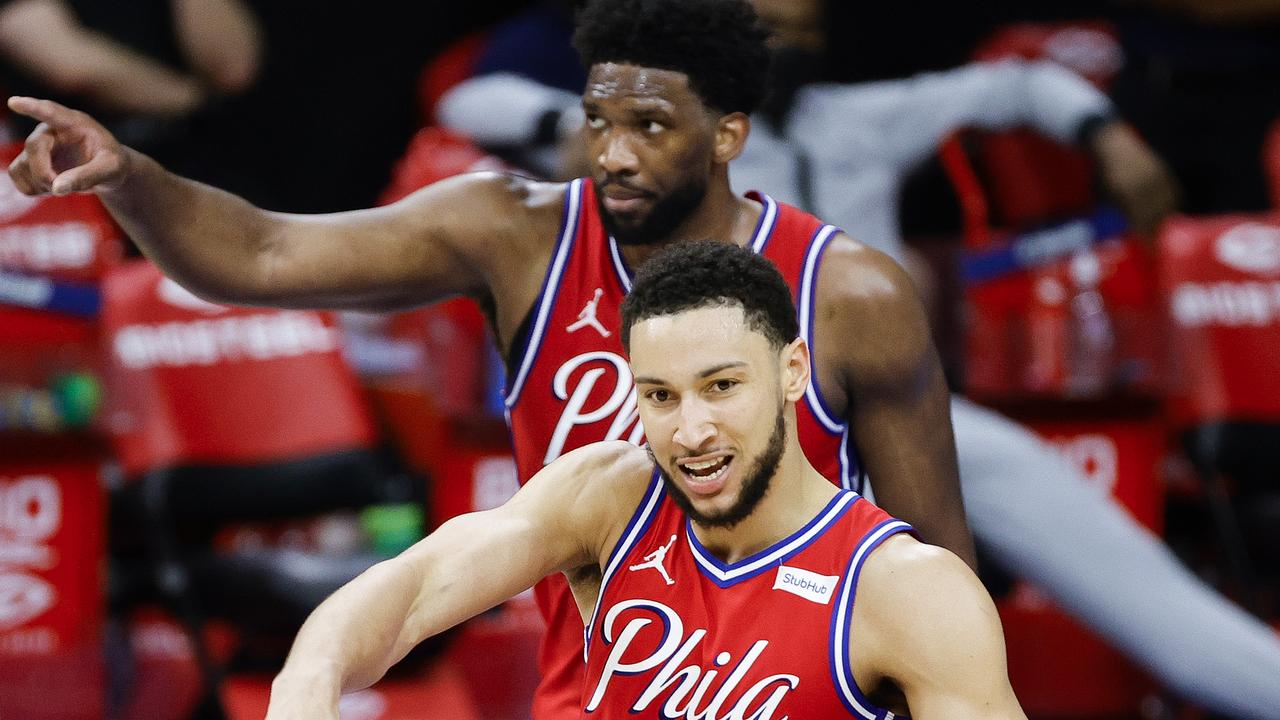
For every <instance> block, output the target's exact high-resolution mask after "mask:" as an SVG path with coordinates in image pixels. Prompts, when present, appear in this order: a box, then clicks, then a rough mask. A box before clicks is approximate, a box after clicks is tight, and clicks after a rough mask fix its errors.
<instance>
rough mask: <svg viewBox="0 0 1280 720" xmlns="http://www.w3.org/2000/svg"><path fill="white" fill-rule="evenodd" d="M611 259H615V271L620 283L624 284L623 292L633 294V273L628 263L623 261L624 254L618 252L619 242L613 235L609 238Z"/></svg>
mask: <svg viewBox="0 0 1280 720" xmlns="http://www.w3.org/2000/svg"><path fill="white" fill-rule="evenodd" d="M609 257H610V258H612V259H613V271H614V272H616V273H617V274H618V282H620V283H622V290H623V292H627V293H629V292H631V272H630V271H629V270H628V269H627V263H626V261H625V260H623V259H622V252H621V251H620V250H618V241H617V240H615V239H614V237H613V236H612V235H610V236H609Z"/></svg>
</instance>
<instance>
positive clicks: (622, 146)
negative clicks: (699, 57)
mask: <svg viewBox="0 0 1280 720" xmlns="http://www.w3.org/2000/svg"><path fill="white" fill-rule="evenodd" d="M582 105H583V110H584V111H585V112H586V116H587V122H586V127H585V128H584V130H583V133H584V139H585V142H586V147H587V160H588V162H589V163H590V165H591V174H592V177H593V178H594V179H595V182H596V198H597V202H598V204H599V207H600V216H601V218H602V219H603V221H604V224H605V229H607V230H608V231H609V233H610V234H611V235H613V236H614V237H615V238H616V239H617V240H618V242H620V243H622V244H625V245H649V244H656V243H662V242H665V241H667V240H669V239H670V236H671V234H672V233H673V232H674V231H675V230H676V228H678V227H679V226H680V224H681V223H683V222H684V221H685V220H687V219H688V218H689V216H690V215H691V214H692V213H693V212H694V210H696V209H697V207H698V206H699V205H700V204H701V202H702V199H703V197H704V195H705V194H706V191H707V183H708V182H709V180H710V177H711V169H712V158H713V156H714V150H713V148H714V143H715V132H716V120H717V116H716V115H715V114H714V113H712V112H711V111H710V110H709V109H708V108H707V107H706V105H704V104H703V102H702V100H701V98H699V97H698V95H697V94H696V93H695V92H694V91H693V90H692V89H691V88H690V87H689V78H688V76H686V75H685V74H684V73H679V72H674V71H671V70H656V69H653V68H643V67H639V66H636V65H627V64H618V63H600V64H597V65H594V66H592V68H591V72H590V73H589V75H588V77H587V86H586V89H585V90H584V91H583V95H582Z"/></svg>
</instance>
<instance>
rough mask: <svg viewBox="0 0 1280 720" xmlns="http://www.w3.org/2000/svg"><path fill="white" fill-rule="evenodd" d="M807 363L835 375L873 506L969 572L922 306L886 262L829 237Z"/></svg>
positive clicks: (946, 419) (940, 387) (943, 402)
mask: <svg viewBox="0 0 1280 720" xmlns="http://www.w3.org/2000/svg"><path fill="white" fill-rule="evenodd" d="M817 298H818V302H817V306H816V307H815V308H814V312H815V314H816V316H817V317H816V320H815V323H816V324H817V326H818V328H820V329H818V330H815V332H814V334H815V338H814V347H813V353H814V356H815V357H816V358H817V359H818V362H817V365H818V367H820V368H822V367H834V368H840V380H841V381H842V384H843V387H842V388H833V387H824V388H823V392H824V393H825V394H827V397H828V398H831V397H834V395H833V393H835V392H839V391H841V390H843V392H844V395H845V398H846V416H847V419H848V422H849V425H850V429H851V431H852V434H853V440H854V442H855V446H856V447H857V449H858V456H859V457H860V458H861V460H862V464H863V469H864V470H866V472H867V474H868V475H869V476H870V478H871V486H872V488H873V489H874V491H875V499H876V504H878V505H880V506H881V507H883V508H884V509H885V510H887V511H888V512H889V513H890V514H892V515H894V516H896V517H898V518H901V519H903V520H905V521H907V522H909V523H911V524H912V525H913V526H914V527H915V528H916V530H917V531H919V533H920V536H921V537H922V538H923V539H924V540H925V542H928V543H932V544H935V545H941V546H942V547H945V548H947V549H948V550H950V551H952V552H954V553H955V554H956V555H959V556H960V557H961V558H962V559H964V561H965V562H967V563H969V565H970V566H971V567H975V566H976V565H975V562H976V561H975V556H974V550H973V538H972V536H971V535H970V534H969V526H968V525H967V524H966V523H965V517H964V503H963V502H962V500H961V498H960V476H959V471H958V469H957V467H956V448H955V438H954V435H953V433H952V430H951V412H950V409H951V396H950V393H949V392H948V390H947V384H946V379H945V378H944V377H943V374H942V363H941V361H940V360H939V359H938V352H937V350H936V349H935V348H934V345H933V339H932V336H931V335H930V332H929V323H928V320H927V319H926V317H925V313H924V308H923V306H922V305H921V303H920V298H919V296H918V294H917V293H916V290H915V288H914V286H913V285H912V283H911V280H910V279H909V278H908V277H907V274H906V273H905V272H904V271H903V270H902V268H900V267H899V266H898V265H897V264H896V263H895V262H894V261H893V260H892V259H891V258H889V257H888V256H887V255H885V254H883V253H881V252H878V251H876V250H873V249H871V248H869V247H867V246H865V245H862V244H860V243H857V242H855V241H853V240H851V239H850V238H849V237H848V236H845V235H838V236H836V237H835V238H834V239H833V240H832V241H831V245H830V246H829V247H828V248H827V249H826V250H825V254H824V255H823V258H822V265H821V271H820V274H819V278H818V294H817Z"/></svg>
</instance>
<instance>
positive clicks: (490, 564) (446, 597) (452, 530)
mask: <svg viewBox="0 0 1280 720" xmlns="http://www.w3.org/2000/svg"><path fill="white" fill-rule="evenodd" d="M649 472H650V467H649V465H648V463H647V456H646V455H645V454H644V451H643V450H641V449H640V448H638V447H636V446H634V445H630V444H628V443H622V442H616V443H597V444H594V445H590V446H587V447H584V448H580V449H578V450H575V451H573V452H571V453H568V454H566V455H564V456H563V457H561V458H559V459H557V460H556V461H555V462H553V463H552V464H550V465H548V466H547V467H545V468H543V470H542V471H540V472H539V473H537V474H536V475H535V476H534V477H533V478H532V479H530V480H529V482H528V483H526V484H525V486H524V487H522V488H521V489H520V491H519V492H517V493H516V495H515V496H514V497H512V498H511V499H510V500H508V501H507V502H506V503H504V504H503V505H502V506H500V507H498V508H495V509H492V510H487V511H484V512H478V513H471V514H468V515H463V516H459V517H457V518H454V519H452V520H449V521H448V522H446V523H445V524H444V525H442V526H441V527H440V528H439V529H438V530H437V531H436V532H434V533H432V534H431V536H429V537H428V538H426V539H425V540H423V541H422V542H420V543H418V544H417V545H415V546H414V547H412V548H410V549H409V550H408V551H406V553H405V555H404V556H403V558H404V559H405V560H406V561H407V562H410V563H413V564H414V566H415V567H416V568H418V572H417V575H418V576H419V577H421V578H422V586H421V589H420V590H419V592H418V600H417V601H416V602H415V603H414V607H413V611H412V612H411V614H410V622H409V624H410V625H411V626H412V628H413V629H412V637H415V638H421V637H425V636H427V635H430V634H433V633H436V632H440V631H441V630H444V629H445V628H448V627H451V626H452V625H454V624H457V623H459V622H461V621H463V620H465V619H467V618H469V617H471V616H473V615H475V614H477V613H480V612H483V611H484V610H486V609H488V608H490V607H493V606H494V605H496V604H498V603H500V602H502V601H503V600H505V599H507V598H509V597H511V596H513V595H515V594H517V593H519V592H521V591H523V590H525V589H526V588H529V587H531V586H532V585H533V584H534V583H536V582H537V581H538V580H540V579H541V578H543V577H545V576H547V575H549V574H551V573H554V572H558V571H563V570H569V569H572V568H578V567H581V566H583V565H589V564H593V563H596V562H598V559H599V556H600V548H601V547H603V546H604V545H605V544H607V543H608V542H609V538H610V537H612V536H613V535H615V534H616V533H617V530H616V529H615V528H618V527H620V526H621V525H623V524H625V519H626V518H627V517H629V514H630V512H629V510H628V508H634V506H635V504H636V503H637V502H638V499H639V495H640V493H641V492H642V491H643V489H644V487H645V481H646V479H647V477H648V475H649Z"/></svg>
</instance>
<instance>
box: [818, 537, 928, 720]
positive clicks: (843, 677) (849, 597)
mask: <svg viewBox="0 0 1280 720" xmlns="http://www.w3.org/2000/svg"><path fill="white" fill-rule="evenodd" d="M902 532H910V533H914V532H915V530H914V528H912V527H911V526H910V525H908V524H907V523H905V522H903V521H901V520H898V519H896V518H889V519H887V520H885V521H883V522H881V523H880V524H879V525H877V526H875V527H874V528H872V530H871V532H868V533H867V534H866V535H864V536H863V538H862V541H861V542H860V543H858V548H857V550H855V551H854V553H853V557H851V558H850V559H849V567H848V569H847V570H846V571H845V574H844V583H843V585H842V586H841V588H840V595H839V599H838V600H837V601H836V607H835V610H834V611H833V612H832V614H831V646H830V648H829V653H828V654H829V657H830V658H831V679H832V681H833V682H834V683H835V686H836V687H835V689H836V695H839V696H840V700H841V702H843V703H844V706H845V708H846V709H848V710H849V712H850V713H851V714H852V715H853V716H854V717H858V718H865V720H893V718H905V717H906V716H905V715H894V714H893V713H892V712H890V711H889V710H886V709H885V708H882V707H879V706H877V705H875V704H874V703H872V702H871V701H870V700H868V699H867V696H866V695H865V694H864V693H863V692H862V689H861V688H859V687H858V683H857V681H856V680H854V677H853V665H852V663H851V662H850V660H849V635H850V628H849V624H850V622H852V620H853V600H854V596H855V595H856V594H857V591H858V575H859V574H860V573H861V572H862V564H863V563H864V562H866V559H867V556H868V555H870V554H871V551H872V550H875V549H876V548H877V547H879V546H880V543H883V542H884V541H885V540H886V539H888V538H889V537H891V536H893V535H896V534H898V533H902Z"/></svg>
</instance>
